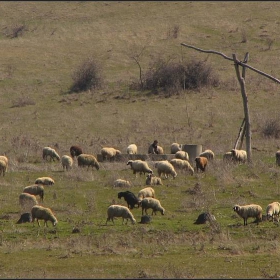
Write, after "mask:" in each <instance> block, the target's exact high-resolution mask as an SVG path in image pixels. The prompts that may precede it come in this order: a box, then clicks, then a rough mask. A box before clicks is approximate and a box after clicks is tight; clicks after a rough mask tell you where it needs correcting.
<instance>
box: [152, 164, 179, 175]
mask: <svg viewBox="0 0 280 280" xmlns="http://www.w3.org/2000/svg"><path fill="white" fill-rule="evenodd" d="M155 168H157V172H158V175H159V177H161V175H164V178H166V179H167V178H168V175H171V176H172V177H173V179H175V177H176V176H177V173H176V171H175V169H174V166H173V165H172V164H171V163H170V162H169V161H167V160H162V161H158V162H156V163H155Z"/></svg>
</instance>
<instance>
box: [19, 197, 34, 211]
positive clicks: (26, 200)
mask: <svg viewBox="0 0 280 280" xmlns="http://www.w3.org/2000/svg"><path fill="white" fill-rule="evenodd" d="M19 204H20V206H21V208H22V210H23V211H24V212H30V211H31V208H32V207H33V206H34V205H38V201H37V199H36V196H35V195H33V194H29V193H21V194H20V195H19Z"/></svg>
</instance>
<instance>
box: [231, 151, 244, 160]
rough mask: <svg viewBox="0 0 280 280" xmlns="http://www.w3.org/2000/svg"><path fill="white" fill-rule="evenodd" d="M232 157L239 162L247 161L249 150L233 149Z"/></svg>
mask: <svg viewBox="0 0 280 280" xmlns="http://www.w3.org/2000/svg"><path fill="white" fill-rule="evenodd" d="M231 154H232V159H233V160H234V161H235V162H238V163H245V162H246V161H247V152H246V151H245V150H237V149H232V150H231Z"/></svg>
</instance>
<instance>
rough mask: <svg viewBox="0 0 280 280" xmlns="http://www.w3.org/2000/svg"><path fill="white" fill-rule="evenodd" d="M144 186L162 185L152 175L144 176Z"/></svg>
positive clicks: (159, 180) (158, 179)
mask: <svg viewBox="0 0 280 280" xmlns="http://www.w3.org/2000/svg"><path fill="white" fill-rule="evenodd" d="M146 185H147V186H156V185H162V181H161V178H159V177H157V176H155V175H154V174H147V176H146Z"/></svg>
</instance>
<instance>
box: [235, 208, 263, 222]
mask: <svg viewBox="0 0 280 280" xmlns="http://www.w3.org/2000/svg"><path fill="white" fill-rule="evenodd" d="M233 211H235V212H236V213H237V214H238V215H239V216H240V217H241V218H243V220H244V226H246V225H247V220H248V218H250V217H251V218H256V221H257V224H259V221H261V220H262V207H261V206H260V205H257V204H249V205H244V206H240V205H235V206H234V207H233Z"/></svg>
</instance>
